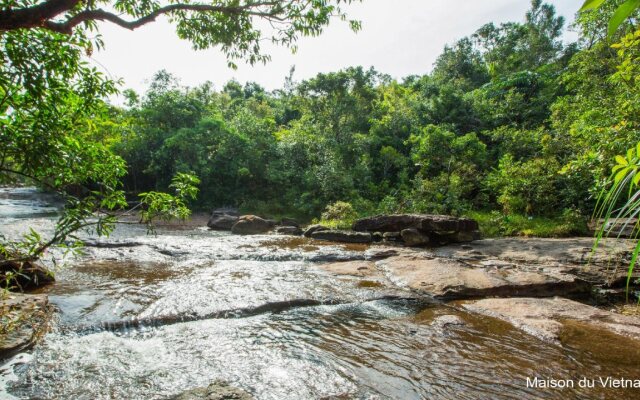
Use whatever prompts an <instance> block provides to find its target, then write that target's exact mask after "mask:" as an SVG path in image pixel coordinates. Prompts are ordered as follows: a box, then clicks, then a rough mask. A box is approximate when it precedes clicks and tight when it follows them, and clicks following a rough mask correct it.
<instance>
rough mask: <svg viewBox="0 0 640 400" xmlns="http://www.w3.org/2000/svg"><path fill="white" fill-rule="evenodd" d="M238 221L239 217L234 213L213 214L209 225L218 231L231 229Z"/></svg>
mask: <svg viewBox="0 0 640 400" xmlns="http://www.w3.org/2000/svg"><path fill="white" fill-rule="evenodd" d="M236 222H238V217H236V216H233V215H226V214H222V215H212V216H211V218H209V222H207V226H208V227H209V229H213V230H216V231H230V230H231V228H232V227H233V225H235V224H236Z"/></svg>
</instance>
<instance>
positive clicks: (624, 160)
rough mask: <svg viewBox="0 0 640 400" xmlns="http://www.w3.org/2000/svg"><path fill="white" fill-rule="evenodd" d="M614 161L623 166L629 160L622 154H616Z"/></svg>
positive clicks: (627, 163)
mask: <svg viewBox="0 0 640 400" xmlns="http://www.w3.org/2000/svg"><path fill="white" fill-rule="evenodd" d="M616 162H617V163H618V165H624V166H627V165H629V162H628V161H627V159H626V158H624V157H623V156H616Z"/></svg>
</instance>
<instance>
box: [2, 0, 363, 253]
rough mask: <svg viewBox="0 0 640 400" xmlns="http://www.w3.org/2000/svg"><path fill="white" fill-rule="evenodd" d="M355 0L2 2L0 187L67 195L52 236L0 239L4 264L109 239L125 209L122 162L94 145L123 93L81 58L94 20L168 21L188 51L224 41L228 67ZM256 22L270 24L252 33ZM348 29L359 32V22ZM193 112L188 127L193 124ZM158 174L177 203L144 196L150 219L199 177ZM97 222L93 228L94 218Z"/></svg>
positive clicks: (170, 208)
mask: <svg viewBox="0 0 640 400" xmlns="http://www.w3.org/2000/svg"><path fill="white" fill-rule="evenodd" d="M351 1H352V0H335V1H299V0H288V1H259V0H258V1H253V0H246V1H239V0H224V1H222V0H221V1H214V2H212V3H207V4H205V3H192V2H183V3H180V2H175V1H170V2H169V3H168V4H167V3H164V4H163V3H161V2H159V1H147V0H144V1H136V0H115V1H108V0H98V1H85V0H45V1H34V0H25V1H20V2H15V1H13V0H0V113H1V115H0V139H1V140H0V181H2V182H12V181H15V180H16V179H27V180H30V181H34V182H36V183H37V184H39V185H40V186H42V187H45V188H46V189H48V190H52V191H55V192H58V193H60V195H62V196H63V197H64V198H65V199H66V200H67V202H66V206H65V212H64V214H63V216H62V217H61V219H60V220H59V222H58V226H57V229H56V232H55V233H54V235H53V237H51V238H49V239H43V238H41V237H40V236H38V235H31V236H30V237H28V238H25V240H24V241H23V242H21V243H14V242H7V241H3V243H2V246H0V261H2V260H5V261H6V260H7V259H21V260H24V259H34V258H38V257H39V256H40V255H42V253H43V252H44V250H45V249H46V247H47V246H49V245H52V244H56V243H61V242H63V241H65V240H66V238H67V237H69V236H70V235H73V234H74V232H75V231H77V230H78V229H82V228H84V227H86V226H94V227H96V229H97V232H98V233H99V234H108V233H109V232H110V230H111V229H113V224H114V223H115V222H116V220H117V210H120V209H122V208H123V207H125V206H126V204H127V203H126V199H125V194H124V192H123V191H122V190H121V178H122V177H123V175H124V174H125V171H126V166H125V163H124V162H123V160H122V159H121V158H120V157H118V156H116V155H114V154H113V153H112V152H111V151H110V149H109V147H108V146H107V143H102V142H100V141H97V140H96V138H98V137H99V136H100V135H99V131H100V129H102V127H101V126H100V124H99V123H96V122H99V121H101V120H104V119H105V118H106V116H107V115H108V114H109V112H110V110H111V109H110V107H108V106H107V104H106V103H105V100H104V99H105V98H106V97H107V96H109V95H111V94H113V93H115V92H116V90H117V86H118V82H114V81H112V80H110V79H108V78H106V77H105V76H104V75H102V74H101V73H100V72H98V71H97V70H96V69H94V68H91V67H89V66H88V64H87V63H86V61H85V59H84V58H85V55H90V54H91V53H92V52H93V51H94V49H100V48H101V47H102V46H103V43H102V41H101V39H100V36H99V34H97V33H98V25H97V22H98V21H105V22H110V23H114V24H116V25H119V26H121V27H123V28H126V29H135V28H137V27H140V26H143V25H145V24H147V23H150V22H152V21H154V20H155V19H156V18H158V17H160V16H163V15H164V16H166V17H167V18H168V19H169V20H170V21H171V22H172V23H173V24H174V25H175V26H176V30H177V34H178V36H179V37H181V38H183V39H186V40H189V41H190V42H191V43H192V44H193V47H194V48H195V49H203V48H207V47H212V46H219V47H220V49H221V50H222V51H223V53H224V54H225V55H226V58H227V60H228V63H229V66H231V67H234V66H235V64H234V62H235V61H237V60H238V59H243V60H246V61H247V62H249V63H256V62H266V61H268V60H269V55H268V54H265V53H264V52H263V51H262V48H261V43H262V42H263V41H264V40H265V39H267V40H271V41H272V42H274V43H276V44H279V45H282V46H286V47H290V48H292V49H295V46H296V41H297V40H298V38H299V37H300V36H306V35H318V34H320V33H321V32H322V30H323V28H324V27H325V26H326V25H327V24H328V23H329V22H330V21H331V19H332V18H333V17H338V18H341V19H343V20H346V15H345V13H344V12H343V11H342V9H341V5H343V4H348V3H350V2H351ZM259 20H261V21H266V22H267V23H268V26H271V27H272V29H271V30H268V31H265V30H263V29H262V28H259V26H261V25H260V24H259V23H258V21H259ZM349 23H350V26H351V28H352V29H353V30H358V28H359V23H358V22H357V21H349ZM155 82H156V83H157V85H158V87H157V88H154V90H155V91H156V92H157V93H158V95H159V98H163V99H166V98H167V94H168V96H169V97H170V95H171V93H173V91H174V90H173V89H174V88H172V86H171V79H170V77H169V76H167V75H166V74H165V75H162V74H161V76H159V77H158V79H156V81H155ZM254 89H255V88H250V89H249V91H252V90H254ZM129 99H131V100H132V101H135V98H134V97H132V96H129ZM150 100H151V101H153V99H150ZM196 111H197V110H196ZM162 117H163V116H162V115H161V114H158V115H157V126H155V128H156V129H157V130H158V131H157V132H160V133H161V132H162V131H163V129H166V128H169V129H173V126H175V124H176V121H171V120H163V119H162ZM193 117H195V118H194V119H193V121H192V123H191V124H192V126H195V125H196V123H197V122H198V121H199V119H200V118H199V116H197V115H195V114H194V115H193ZM165 179H167V181H166V183H165V186H169V188H170V189H175V191H176V196H169V195H166V194H164V193H156V192H147V193H144V194H142V195H141V197H140V200H141V201H142V202H145V203H146V205H147V207H148V209H147V211H146V212H144V213H143V214H142V217H143V219H145V220H147V221H149V220H151V219H152V218H155V217H158V216H167V217H171V216H185V215H186V214H187V209H186V202H187V200H188V199H190V198H191V197H193V195H195V193H196V190H195V188H194V187H193V185H194V184H196V183H197V179H196V178H195V177H192V176H190V175H188V174H179V175H177V176H176V178H175V179H174V180H173V181H168V179H169V177H165ZM96 213H97V214H96ZM96 215H97V216H98V217H99V218H98V219H97V221H89V219H90V218H92V217H94V216H96ZM25 249H26V251H25Z"/></svg>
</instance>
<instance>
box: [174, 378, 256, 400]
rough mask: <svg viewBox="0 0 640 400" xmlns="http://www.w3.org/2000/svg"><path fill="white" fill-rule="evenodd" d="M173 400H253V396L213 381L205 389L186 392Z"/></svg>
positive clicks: (225, 383)
mask: <svg viewBox="0 0 640 400" xmlns="http://www.w3.org/2000/svg"><path fill="white" fill-rule="evenodd" d="M173 400H253V396H251V395H250V394H249V393H247V392H245V391H244V390H242V389H239V388H236V387H233V386H231V385H229V384H228V383H227V382H224V381H215V382H213V383H212V384H211V385H209V386H208V387H206V388H196V389H192V390H189V391H186V392H184V393H182V394H180V395H178V396H175V397H173Z"/></svg>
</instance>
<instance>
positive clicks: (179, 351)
mask: <svg viewBox="0 0 640 400" xmlns="http://www.w3.org/2000/svg"><path fill="white" fill-rule="evenodd" d="M52 201H53V199H52V198H50V197H47V196H45V195H42V194H40V193H38V192H37V191H36V190H35V189H32V188H21V189H6V188H5V189H0V218H1V219H2V226H1V227H0V232H1V233H3V234H5V235H7V236H10V237H15V236H17V235H18V234H19V233H20V232H24V231H26V229H27V228H28V227H30V226H33V227H36V228H38V229H39V230H41V231H44V232H46V231H47V230H49V229H51V228H52V226H53V222H54V219H55V215H56V204H55V203H53V204H52ZM87 239H88V240H89V246H87V247H86V250H85V254H84V255H83V256H81V257H78V258H72V259H69V260H68V263H67V265H66V266H65V267H63V268H60V269H59V270H58V271H57V273H56V278H57V282H56V283H55V284H54V285H51V286H49V287H47V288H45V289H42V290H41V292H43V293H47V294H48V295H49V297H50V302H51V303H52V304H53V306H54V307H55V315H54V318H53V322H52V324H51V325H52V326H51V329H50V330H49V332H48V333H47V334H46V336H45V337H44V338H43V340H42V341H41V342H40V343H39V344H38V345H36V346H35V347H34V348H33V349H31V350H29V351H26V352H23V353H21V354H18V355H17V356H15V357H13V358H12V359H10V360H5V364H4V365H3V366H2V367H1V368H0V373H1V376H0V386H1V388H0V398H17V399H165V398H170V397H171V396H174V395H177V394H179V393H181V392H184V391H186V390H189V389H192V388H195V387H201V386H207V385H208V384H209V383H210V382H212V381H214V380H216V379H222V380H225V381H228V382H229V383H230V384H232V385H234V386H236V387H239V388H242V389H244V390H246V391H248V392H250V393H251V394H252V395H253V396H255V397H256V398H257V399H279V400H280V399H282V400H284V399H485V398H486V399H528V398H542V399H571V398H584V399H587V398H612V397H613V396H611V395H613V394H615V393H616V392H615V391H612V390H611V389H604V388H595V389H581V388H573V389H565V390H559V389H546V390H541V389H535V388H527V386H526V378H527V377H530V378H532V377H536V376H537V377H554V378H558V379H566V378H571V379H576V380H577V379H580V378H581V377H583V376H588V377H594V378H597V377H598V376H613V377H620V376H624V377H636V379H637V378H640V376H639V375H640V371H638V358H637V355H638V353H637V352H628V351H626V349H625V347H624V346H623V345H622V344H616V343H615V342H611V341H608V342H606V343H605V342H602V343H600V342H598V339H597V338H589V337H584V335H580V334H574V335H569V337H567V338H566V340H564V341H563V343H562V344H552V343H548V342H544V341H542V340H539V339H537V338H534V337H532V336H529V335H527V334H526V333H524V332H522V331H520V330H518V329H515V328H514V327H512V326H511V325H509V324H507V323H505V322H501V321H498V320H494V319H491V318H487V317H481V316H478V315H475V314H472V313H468V312H465V311H462V310H461V309H460V308H459V307H456V305H455V304H442V303H438V302H434V301H429V300H426V299H421V300H418V299H411V298H410V297H411V296H408V295H407V293H408V292H406V291H402V290H390V289H385V288H380V287H376V285H362V284H361V283H360V284H356V281H355V280H350V279H348V278H336V277H333V276H330V275H328V274H327V273H326V272H323V271H322V270H320V269H319V268H317V265H318V264H319V263H320V262H322V261H323V260H334V259H352V258H362V257H364V255H365V252H366V250H367V247H366V246H343V245H335V244H322V243H320V242H312V241H310V240H307V239H299V238H291V237H277V236H273V235H261V236H233V235H231V234H227V233H220V232H213V231H209V230H207V229H204V228H202V227H199V226H193V225H187V226H167V227H161V228H159V229H158V230H157V231H156V233H155V234H148V233H147V232H146V229H145V228H144V227H141V226H136V225H126V226H120V227H118V229H117V230H116V231H115V232H114V234H113V235H112V236H111V237H109V238H107V239H105V238H101V239H98V238H94V237H91V235H90V234H88V235H87ZM53 255H54V256H60V254H59V253H56V251H54V252H53ZM443 315H456V316H458V317H460V318H461V319H462V320H463V321H464V322H465V323H464V324H460V325H453V326H446V325H442V324H437V323H434V321H437V318H438V317H439V316H443ZM633 393H635V394H638V391H637V390H636V391H632V392H629V391H626V392H620V393H618V394H620V395H626V396H627V398H632V397H629V396H630V395H632V394H633Z"/></svg>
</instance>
